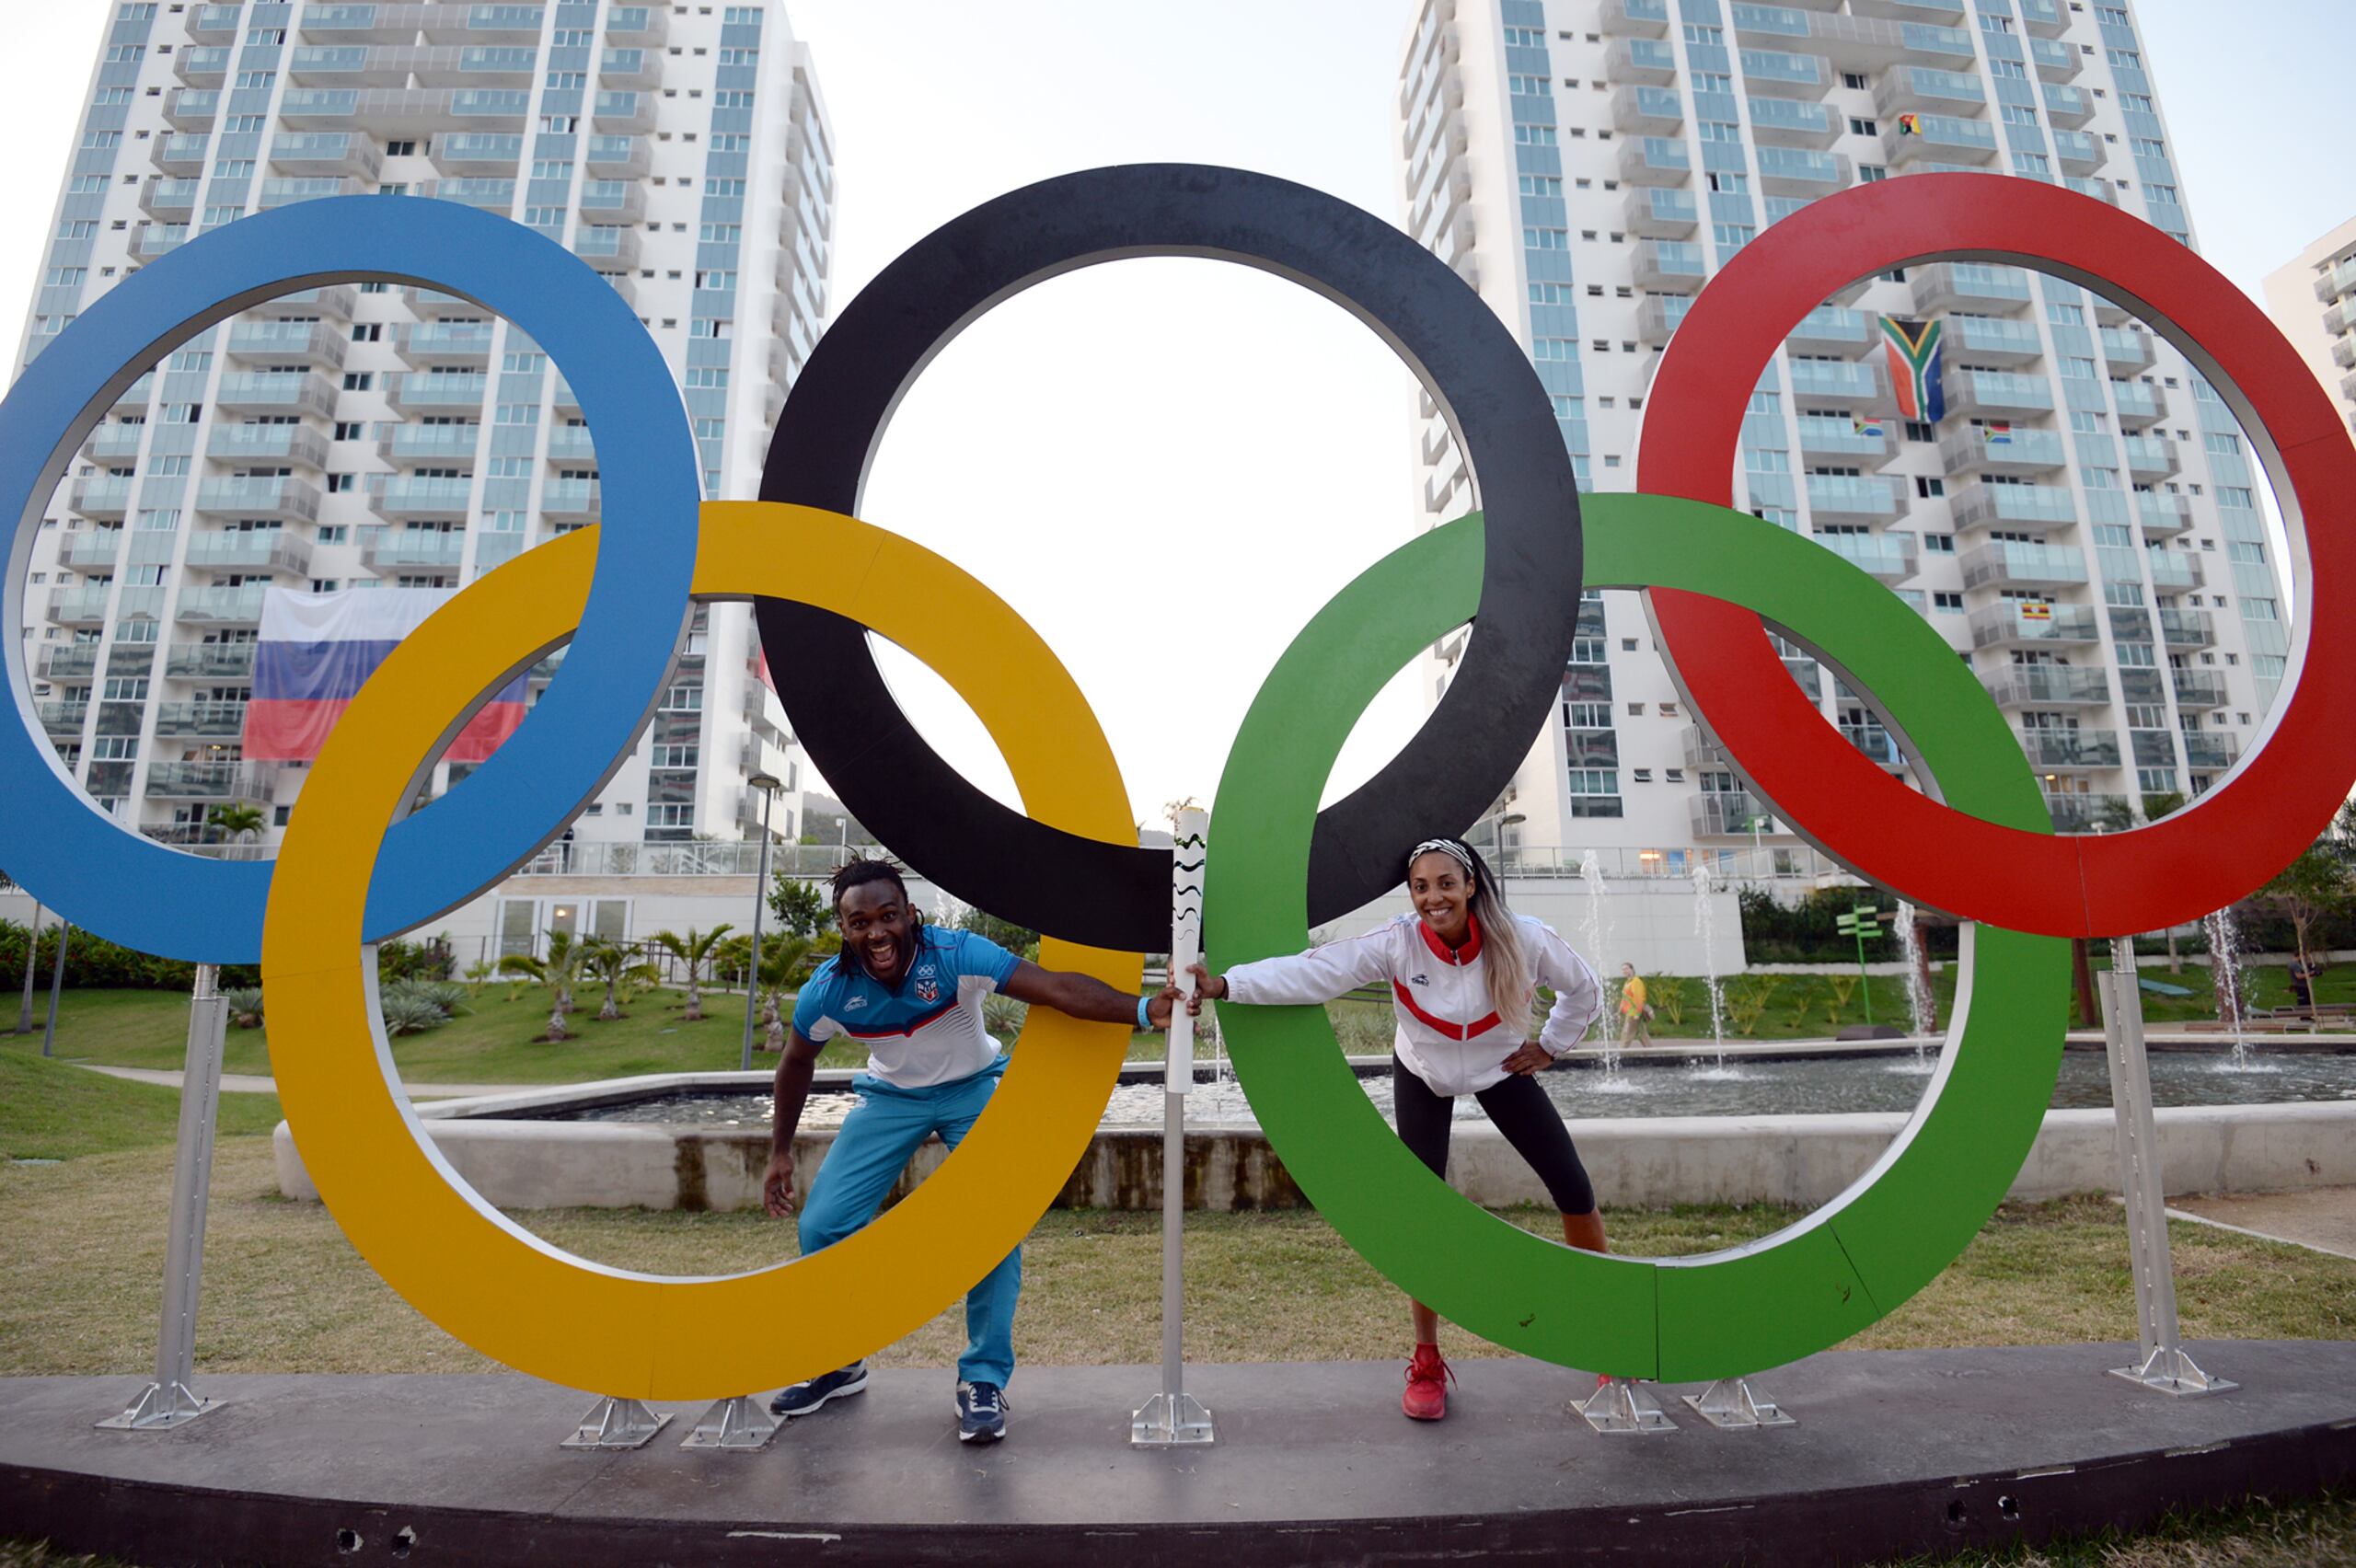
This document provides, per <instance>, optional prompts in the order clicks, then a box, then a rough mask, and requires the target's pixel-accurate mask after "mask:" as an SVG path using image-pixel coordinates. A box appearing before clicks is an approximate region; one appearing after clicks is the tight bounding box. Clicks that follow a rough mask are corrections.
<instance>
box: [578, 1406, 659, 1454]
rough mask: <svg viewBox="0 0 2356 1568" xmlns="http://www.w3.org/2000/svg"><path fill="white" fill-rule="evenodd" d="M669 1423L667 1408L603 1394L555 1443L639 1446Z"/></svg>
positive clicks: (592, 1445)
mask: <svg viewBox="0 0 2356 1568" xmlns="http://www.w3.org/2000/svg"><path fill="white" fill-rule="evenodd" d="M670 1424H671V1414H670V1412H668V1411H653V1410H649V1409H647V1408H646V1406H645V1405H644V1404H642V1403H641V1402H640V1401H637V1400H624V1399H616V1398H615V1397H614V1396H613V1395H611V1394H607V1395H606V1396H605V1397H603V1398H602V1399H600V1400H598V1401H597V1402H596V1403H595V1404H594V1405H592V1406H590V1407H589V1413H588V1414H586V1415H584V1416H583V1417H582V1418H581V1424H580V1425H578V1426H576V1427H574V1428H573V1429H572V1436H570V1437H567V1438H566V1439H565V1440H564V1441H563V1442H561V1443H560V1444H558V1445H557V1447H560V1448H601V1449H608V1450H610V1449H616V1448H643V1447H646V1446H647V1445H648V1444H649V1443H652V1442H653V1441H654V1435H655V1434H656V1433H658V1432H660V1431H662V1430H663V1429H664V1427H665V1426H668V1425H670Z"/></svg>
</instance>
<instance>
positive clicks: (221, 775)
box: [147, 762, 278, 805]
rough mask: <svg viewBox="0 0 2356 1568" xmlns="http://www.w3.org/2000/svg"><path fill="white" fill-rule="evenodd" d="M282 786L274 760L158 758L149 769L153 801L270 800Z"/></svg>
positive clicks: (149, 782)
mask: <svg viewBox="0 0 2356 1568" xmlns="http://www.w3.org/2000/svg"><path fill="white" fill-rule="evenodd" d="M277 786H278V765H277V764H276V763H271V762H158V763H156V764H153V765H152V766H150V767H148V769H147V798H148V799H149V800H151V801H251V802H253V803H254V804H257V805H266V804H268V803H269V801H270V797H271V791H272V790H275V789H276V788H277Z"/></svg>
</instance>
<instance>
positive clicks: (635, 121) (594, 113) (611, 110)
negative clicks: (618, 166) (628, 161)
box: [589, 92, 660, 136]
mask: <svg viewBox="0 0 2356 1568" xmlns="http://www.w3.org/2000/svg"><path fill="white" fill-rule="evenodd" d="M659 101H660V99H659V98H657V97H656V95H655V94H653V93H614V92H601V93H599V94H598V95H597V97H596V99H595V102H594V103H592V104H591V105H590V109H589V118H590V123H591V124H593V125H595V127H596V128H597V129H598V130H599V131H602V132H604V133H606V135H608V136H638V135H643V134H644V133H647V132H649V131H652V130H653V129H654V106H655V104H656V103H657V102H659Z"/></svg>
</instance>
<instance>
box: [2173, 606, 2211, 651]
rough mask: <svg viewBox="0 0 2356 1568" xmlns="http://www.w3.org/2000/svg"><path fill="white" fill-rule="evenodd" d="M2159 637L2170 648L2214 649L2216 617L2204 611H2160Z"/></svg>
mask: <svg viewBox="0 0 2356 1568" xmlns="http://www.w3.org/2000/svg"><path fill="white" fill-rule="evenodd" d="M2160 637H2161V640H2163V641H2165V643H2166V644H2167V646H2169V647H2170V648H2177V649H2193V648H2214V647H2215V646H2216V645H2217V621H2216V617H2213V616H2212V615H2210V613H2209V612H2208V611H2206V610H2162V611H2161V612H2160Z"/></svg>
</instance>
